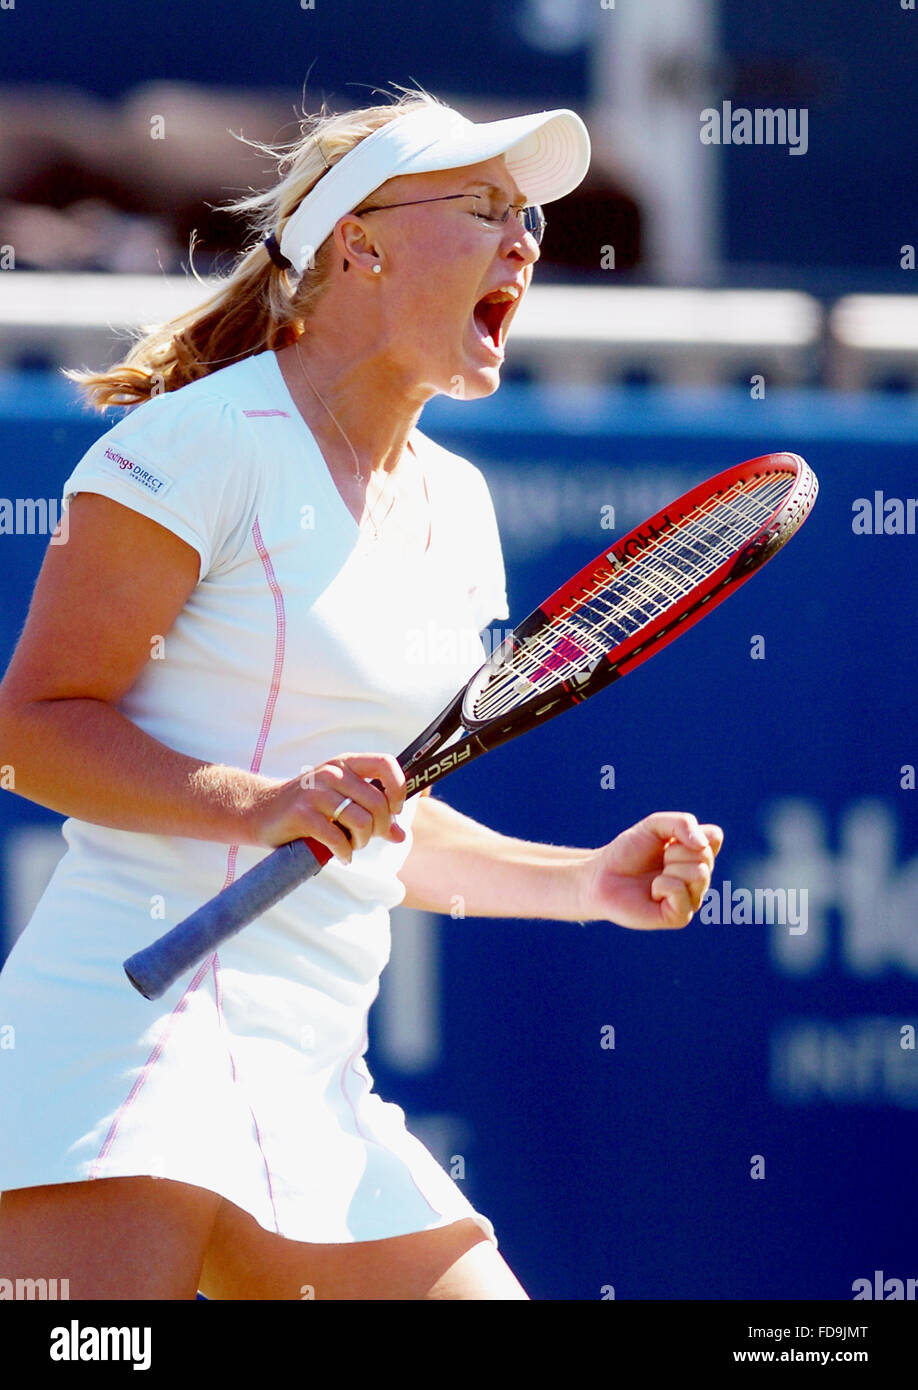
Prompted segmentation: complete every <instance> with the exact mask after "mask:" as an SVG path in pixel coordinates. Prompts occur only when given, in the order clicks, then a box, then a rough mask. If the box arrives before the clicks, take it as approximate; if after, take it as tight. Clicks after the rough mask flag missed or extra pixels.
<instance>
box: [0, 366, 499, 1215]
mask: <svg viewBox="0 0 918 1390" xmlns="http://www.w3.org/2000/svg"><path fill="white" fill-rule="evenodd" d="M411 445H412V450H413V455H414V460H413V461H414V462H415V464H416V466H419V468H420V469H422V470H423V483H424V486H425V487H426V494H427V497H428V498H429V527H428V528H427V531H426V533H425V534H421V533H419V534H418V535H417V537H416V538H415V539H414V540H413V541H411V540H409V539H407V538H406V536H405V535H404V533H400V532H398V531H396V530H394V529H393V530H391V531H390V532H389V533H388V534H387V528H386V525H385V523H383V524H382V525H381V528H380V533H379V537H378V539H374V538H373V535H372V532H371V531H369V532H368V531H367V530H363V531H361V529H360V528H359V527H358V525H357V522H356V521H355V520H354V518H353V517H352V515H351V513H350V512H349V510H348V509H347V507H346V506H345V504H344V502H343V500H342V498H341V496H340V494H339V493H338V490H337V488H336V487H335V485H334V482H333V481H332V479H331V476H330V474H329V472H328V469H327V466H326V464H325V462H324V459H323V458H322V455H321V453H320V451H319V449H318V447H317V445H316V443H315V440H314V439H313V436H312V434H311V433H310V431H309V429H308V428H307V426H306V424H305V421H304V420H303V418H302V416H301V415H300V414H299V412H298V411H297V409H296V406H295V405H294V403H293V400H292V398H291V396H290V394H289V392H288V390H287V387H286V385H285V382H284V380H283V377H282V375H281V372H280V369H279V367H278V364H277V358H276V356H275V354H274V353H273V352H265V353H261V354H259V355H257V356H254V357H249V358H246V359H245V360H244V361H242V362H240V363H238V364H235V365H233V366H231V367H228V368H225V369H223V370H221V371H218V372H216V373H214V374H212V375H210V376H208V377H205V378H203V379H201V380H200V381H197V382H194V383H192V384H191V385H189V386H186V387H183V388H182V389H181V390H180V391H177V392H173V393H169V394H165V395H161V396H159V397H156V398H154V399H152V400H150V401H149V402H147V403H145V404H143V405H142V406H140V407H138V408H137V409H136V410H134V411H132V412H131V413H130V414H128V415H127V416H126V417H125V418H124V419H122V420H121V421H119V423H118V424H116V425H115V426H114V427H113V428H112V429H111V430H109V431H108V433H106V434H104V435H103V436H102V437H101V438H100V439H99V440H98V441H97V442H96V443H95V444H94V445H93V446H92V447H91V448H90V449H89V451H88V452H87V453H86V455H85V456H84V457H83V459H82V460H81V462H80V463H79V464H78V465H77V467H76V469H75V470H74V472H73V473H72V474H71V476H70V477H69V478H68V480H67V482H66V484H65V486H64V498H65V499H69V498H70V497H72V496H74V495H75V494H76V493H78V492H80V491H87V492H96V493H102V494H104V495H105V496H107V497H110V498H112V499H114V500H115V501H117V502H120V503H122V504H123V505H125V506H127V507H130V508H131V509H132V510H134V511H137V512H141V513H143V514H144V515H145V516H148V517H151V518H153V519H154V520H155V521H157V522H159V523H160V524H161V525H163V526H165V527H167V528H168V529H169V530H171V531H173V532H175V534H177V535H178V536H180V537H182V539H184V540H185V541H187V542H188V543H189V544H190V545H192V546H193V547H194V548H195V550H197V552H198V554H199V555H200V558H201V569H200V578H199V582H198V585H197V587H196V588H195V589H194V591H193V592H192V594H191V596H190V598H189V600H188V603H187V604H186V606H185V608H184V610H183V611H182V613H181V614H180V615H179V617H178V619H177V621H176V622H175V624H174V626H173V628H172V630H171V631H170V632H169V633H166V634H151V659H150V660H149V661H148V663H147V664H146V666H145V668H144V670H143V672H142V673H141V675H140V677H139V678H138V680H137V681H136V683H135V685H134V686H133V687H132V689H131V690H130V691H128V693H127V694H126V695H125V697H124V699H123V700H122V701H121V703H120V706H119V708H120V709H121V710H122V712H123V713H124V714H125V715H126V716H127V717H128V718H129V719H131V720H132V721H133V722H134V723H136V724H137V725H139V726H140V727H141V728H142V729H144V730H146V731H147V732H148V733H149V734H151V735H152V736H154V737H155V738H157V739H159V740H160V741H161V742H162V743H164V744H165V745H167V746H168V747H170V748H174V749H177V750H178V751H180V752H182V753H185V754H188V755H191V756H194V757H199V758H202V759H205V760H208V761H212V762H216V763H222V764H228V765H232V766H236V767H242V768H247V769H250V770H252V771H258V772H261V773H264V774H267V775H269V776H273V777H278V778H284V779H286V778H290V777H293V776H296V775H297V774H299V773H300V772H302V771H303V770H304V769H305V768H308V767H310V766H316V765H317V764H319V763H320V762H322V761H323V760H325V759H327V758H329V757H332V756H334V755H336V754H341V753H346V752H391V753H398V752H400V751H401V749H402V748H403V747H404V746H406V745H407V744H408V743H409V742H411V741H412V739H414V738H415V736H416V735H417V734H418V733H419V732H420V731H421V730H422V729H423V728H424V727H425V726H426V725H427V724H428V723H429V722H430V721H431V719H433V718H434V717H435V715H436V714H438V713H439V711H440V709H441V708H442V707H443V706H444V705H445V704H446V703H447V702H448V701H449V699H450V698H451V697H452V696H453V695H454V694H455V692H456V691H457V690H458V689H459V688H460V686H461V685H462V684H463V683H464V681H465V680H466V679H467V678H468V676H469V675H470V674H471V672H472V671H474V670H475V669H477V667H478V666H479V665H480V664H481V662H482V661H483V659H484V648H483V646H482V643H481V640H480V637H479V635H478V634H479V632H480V631H481V630H482V629H483V628H484V627H486V626H487V624H488V623H490V622H491V621H493V620H495V619H502V618H506V617H507V604H506V595H505V584H504V569H503V562H502V558H501V551H500V544H499V539H498V533H497V526H496V521H495V517H494V511H493V507H492V505H491V500H490V496H489V494H488V490H487V486H486V484H485V481H484V479H483V477H482V475H481V473H480V472H479V471H478V470H477V469H476V468H475V467H474V466H473V465H472V464H470V463H469V462H467V461H466V460H464V459H461V458H458V457H457V456H455V455H453V454H451V453H448V452H447V451H446V450H444V449H442V448H440V447H439V446H437V445H435V444H434V443H432V442H431V441H430V440H428V439H427V438H426V437H425V436H423V435H422V434H420V433H419V432H415V434H414V435H413V436H412V440H411ZM418 483H419V486H420V485H421V479H420V478H419V479H418ZM416 804H417V798H413V799H412V800H411V801H410V802H408V803H407V804H406V807H405V810H404V812H403V814H402V816H401V817H400V823H401V824H402V825H403V826H404V827H405V828H406V829H407V830H408V831H409V836H408V840H407V841H406V843H405V844H403V845H393V844H390V843H389V842H388V841H383V840H381V839H378V838H377V839H374V840H373V841H371V842H370V844H369V845H367V846H366V848H365V849H362V850H359V851H357V852H356V853H355V854H354V857H353V861H352V863H351V864H350V865H343V864H341V863H339V862H338V861H337V860H335V859H332V861H331V862H330V863H329V864H328V865H327V866H326V868H325V869H323V871H322V872H321V874H319V875H318V876H317V877H316V878H315V879H313V880H311V881H310V882H309V883H306V884H304V885H303V886H302V887H301V888H299V889H297V890H296V891H295V892H294V893H292V894H291V895H290V896H289V897H288V898H286V899H285V900H284V901H283V902H281V903H280V904H278V906H277V907H275V908H273V909H272V910H271V911H270V912H269V913H267V914H266V915H265V916H263V917H262V918H261V919H259V921H258V922H256V923H253V924H252V925H251V926H250V927H248V928H246V929H245V931H243V932H242V933H241V934H239V935H238V936H236V937H235V938H233V939H232V940H231V941H229V942H227V943H225V945H224V946H222V947H221V948H220V951H219V953H218V954H217V955H216V956H215V957H212V958H211V959H209V960H208V961H206V962H205V963H204V964H203V965H202V966H201V967H200V968H199V969H198V970H197V971H196V973H195V974H194V976H193V977H192V978H190V979H184V980H182V981H181V982H180V983H179V984H177V985H176V986H175V987H174V988H173V989H172V990H171V991H170V992H169V993H168V994H167V995H166V996H165V997H164V998H163V999H162V1000H160V1001H158V1002H156V1003H151V1002H149V1001H148V1000H144V999H143V998H141V996H140V995H139V994H137V993H136V992H135V991H134V990H133V989H132V988H131V987H130V985H129V983H128V981H127V979H126V977H125V976H124V973H123V970H122V961H123V960H124V959H125V958H126V957H127V956H129V955H131V954H132V953H133V952H134V951H136V950H138V949H139V948H140V947H142V946H144V945H146V944H148V943H149V941H150V940H152V939H153V938H155V937H157V936H159V935H161V934H162V932H164V931H165V930H167V929H168V928H169V927H170V926H172V925H173V924H174V923H176V922H178V921H181V920H182V918H184V917H185V916H186V915H187V914H188V913H189V912H190V911H191V910H193V909H194V908H195V907H196V906H198V905H199V904H200V903H202V902H203V901H205V900H206V899H208V898H210V897H212V896H213V895H214V894H215V893H216V892H218V891H219V890H220V889H221V888H222V887H224V886H225V885H226V884H227V883H228V882H231V881H232V880H233V879H234V877H236V876H238V875H239V874H241V873H242V872H244V871H245V870H246V869H247V868H249V867H250V866H251V865H252V864H254V863H256V862H257V861H258V860H259V859H260V858H261V857H262V856H263V853H264V851H261V850H258V849H252V848H248V847H235V846H227V845H220V844H214V843H210V842H206V841H199V840H187V839H178V838H171V837H166V836H157V835H145V834H135V833H132V832H127V831H121V830H112V829H107V828H103V827H99V826H94V825H90V824H87V823H85V822H82V821H77V820H74V819H70V820H68V821H66V822H65V825H64V836H65V839H66V841H67V844H68V850H67V853H66V854H65V855H64V857H63V859H62V860H61V862H60V864H59V866H58V868H57V870H56V872H55V873H54V876H53V878H52V881H51V883H50V884H49V887H48V889H47V891H46V892H45V894H44V896H43V898H42V900H41V902H40V904H39V906H38V908H37V910H36V912H35V914H34V917H33V919H32V921H31V922H30V923H29V925H28V927H27V928H26V930H25V932H24V933H23V934H22V936H21V937H20V938H19V940H18V941H17V942H16V944H15V946H14V948H13V950H12V952H11V954H10V957H9V960H8V962H7V964H6V966H5V968H4V970H3V973H2V975H0V1018H2V1019H3V1021H4V1023H10V1024H13V1025H14V1027H15V1030H16V1031H15V1037H16V1046H15V1048H14V1049H11V1050H7V1051H6V1052H5V1053H4V1061H3V1065H2V1067H0V1114H2V1115H3V1124H2V1125H0V1191H2V1190H3V1189H5V1188H15V1187H24V1186H32V1185H38V1184H44V1183H56V1182H73V1181H77V1180H80V1179H85V1178H97V1177H105V1176H115V1175H122V1176H130V1175H137V1174H147V1173H152V1174H156V1175H159V1176H163V1177H169V1178H174V1179H176V1180H179V1181H183V1182H189V1183H195V1184H197V1185H199V1186H202V1187H205V1188H208V1189H210V1190H212V1191H216V1192H219V1193H221V1194H222V1195H223V1196H225V1197H227V1198H228V1199H229V1200H231V1201H232V1202H234V1203H236V1204H237V1205H238V1206H240V1207H242V1208H243V1209H244V1210H246V1211H249V1212H250V1213H251V1214H252V1215H253V1216H254V1217H255V1218H256V1219H257V1220H258V1221H259V1222H260V1223H261V1225H263V1226H264V1227H265V1228H266V1229H268V1230H271V1231H277V1232H279V1233H281V1234H283V1235H285V1236H288V1237H290V1238H292V1239H295V1240H303V1241H318V1242H337V1241H351V1240H370V1239H376V1238H381V1237H386V1236H394V1235H401V1234H405V1233H407V1232H410V1231H417V1230H423V1229H427V1228H430V1227H433V1226H437V1225H443V1224H446V1223H447V1222H449V1221H454V1220H457V1219H459V1218H460V1217H462V1216H469V1215H472V1216H475V1217H476V1219H477V1220H479V1222H480V1223H481V1224H482V1225H483V1226H484V1227H485V1229H486V1230H488V1232H489V1234H490V1233H491V1232H490V1223H488V1222H487V1219H486V1218H484V1217H481V1216H479V1215H478V1213H475V1212H474V1211H473V1210H472V1208H471V1206H470V1205H469V1203H468V1201H467V1199H466V1197H465V1196H464V1194H463V1193H462V1192H461V1190H460V1189H459V1187H458V1186H457V1185H456V1184H455V1183H454V1182H453V1181H452V1180H451V1179H450V1178H449V1177H448V1176H447V1174H446V1173H445V1172H444V1171H443V1170H442V1168H440V1166H439V1165H438V1164H437V1163H436V1162H435V1161H434V1159H433V1158H432V1157H431V1155H430V1154H429V1153H428V1152H427V1150H426V1149H424V1148H423V1146H422V1145H421V1144H420V1143H419V1142H418V1141H417V1140H416V1139H414V1138H413V1137H412V1136H411V1135H410V1134H408V1132H407V1131H406V1129H405V1126H404V1116H403V1114H402V1111H401V1110H400V1109H399V1108H398V1107H397V1106H394V1105H390V1104H386V1103H385V1102H383V1101H382V1100H381V1099H380V1098H379V1097H378V1096H377V1095H376V1093H375V1092H374V1091H373V1089H372V1079H371V1077H370V1074H369V1072H368V1070H367V1067H366V1063H365V1060H364V1052H365V1050H366V1046H367V1014H368V1010H369V1008H370V1005H371V1003H372V1002H373V999H374V998H375V996H376V993H377V989H378V980H379V974H380V971H381V970H382V968H383V967H384V965H385V963H386V961H387V959H388V954H389V912H388V910H389V909H390V908H391V907H394V906H395V905H397V904H398V903H399V902H400V901H401V899H402V896H403V889H402V886H401V884H400V883H399V881H398V879H397V877H396V875H397V873H398V870H399V868H400V867H401V864H402V863H403V861H404V859H405V857H406V855H407V853H408V851H409V849H410V845H411V836H410V825H411V821H412V819H413V814H414V810H415V809H416Z"/></svg>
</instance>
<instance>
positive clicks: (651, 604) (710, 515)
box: [124, 454, 817, 999]
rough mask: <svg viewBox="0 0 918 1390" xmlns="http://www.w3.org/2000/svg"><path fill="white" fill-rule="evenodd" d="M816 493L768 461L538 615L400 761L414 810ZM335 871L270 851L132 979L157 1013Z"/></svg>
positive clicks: (767, 543)
mask: <svg viewBox="0 0 918 1390" xmlns="http://www.w3.org/2000/svg"><path fill="white" fill-rule="evenodd" d="M816 492H817V482H816V477H815V475H814V474H813V472H812V470H811V469H810V467H809V466H808V464H806V463H805V462H804V460H803V459H802V458H799V457H798V456H797V455H796V454H768V455H766V456H765V457H763V458H757V459H752V460H751V461H750V462H748V463H741V464H739V465H738V466H737V467H735V468H730V469H728V470H727V471H726V472H725V473H720V474H718V475H717V477H715V478H712V479H710V480H709V481H708V482H705V483H701V484H700V485H699V486H698V487H695V488H693V489H692V490H691V491H690V492H687V493H686V494H685V496H684V497H680V498H679V499H678V501H675V502H672V503H671V504H670V505H669V506H668V507H666V508H665V510H663V511H661V512H657V514H656V515H655V516H653V517H651V518H650V520H649V521H645V522H644V523H643V525H642V526H638V527H636V528H635V529H634V530H633V531H630V532H629V533H628V535H626V536H623V537H622V539H621V540H619V541H616V542H614V543H613V544H612V545H611V546H610V547H609V548H608V549H606V550H604V551H603V552H602V553H601V554H600V555H598V556H597V557H596V559H595V560H593V561H592V562H591V563H590V564H589V565H586V566H585V567H584V568H583V569H582V570H580V571H579V573H577V574H575V575H574V577H573V578H572V579H569V580H568V581H567V583H566V584H563V585H562V586H561V588H560V589H558V590H557V591H556V592H555V593H553V594H552V595H551V596H550V598H547V599H546V600H545V601H544V603H542V604H540V605H539V607H538V608H536V609H535V611H534V612H532V613H530V614H529V616H528V618H525V619H524V620H523V622H521V623H520V625H519V626H518V627H517V628H515V629H514V631H513V632H512V633H511V634H510V635H509V636H508V637H507V638H505V640H504V641H503V642H502V643H501V645H500V646H499V647H497V648H496V649H495V651H494V652H493V653H492V655H491V656H490V657H489V659H488V660H487V661H486V662H485V664H484V665H483V666H482V667H481V668H480V670H479V671H477V672H476V674H475V675H474V676H472V678H471V680H470V681H469V682H468V684H467V685H466V686H465V687H464V688H463V689H462V690H460V691H459V693H458V694H457V695H456V696H455V698H454V699H453V700H452V701H451V702H450V704H449V705H448V706H447V707H446V709H444V710H443V711H442V713H440V714H439V715H438V716H437V718H436V719H435V720H434V721H433V723H432V724H430V725H429V726H428V727H427V728H426V729H425V730H424V732H423V733H421V734H419V735H418V737H417V738H416V739H415V740H414V742H413V743H411V744H409V746H408V747H407V748H406V749H405V750H404V752H403V753H401V754H400V755H399V759H398V762H399V765H400V767H401V769H402V771H403V772H404V774H405V779H406V796H411V795H413V794H414V793H415V792H417V791H420V790H421V789H422V788H424V787H430V786H432V785H433V784H434V783H435V782H439V781H440V779H441V778H443V777H446V776H447V775H448V774H449V773H450V772H453V771H454V769H455V768H457V767H463V766H465V764H466V763H469V762H471V761H472V759H473V758H478V757H480V756H481V754H482V753H487V752H489V751H490V750H491V749H492V748H497V747H498V746H499V745H500V744H502V743H506V742H507V741H508V740H509V739H512V738H516V737H517V735H518V734H523V733H526V732H527V731H528V730H529V729H532V728H535V727H536V725H539V724H544V723H545V722H546V720H548V719H553V718H554V716H555V715H556V714H560V713H561V712H562V710H566V709H569V708H570V707H571V706H572V705H576V704H580V703H582V701H584V700H587V699H589V697H590V696H591V695H595V694H596V692H597V691H598V690H602V689H604V687H605V686H607V685H610V684H611V683H612V681H615V680H618V679H619V678H620V677H621V676H624V675H627V673H628V672H629V671H633V670H634V669H635V667H636V666H640V665H641V663H642V662H644V661H646V660H647V659H648V657H650V656H652V655H653V654H654V653H655V652H658V651H662V649H663V648H664V647H665V646H666V645H667V644H668V643H669V642H672V641H673V640H674V638H676V637H678V636H679V634H680V633H682V632H686V631H687V630H688V629H689V628H690V627H691V626H692V625H693V624H694V623H697V622H698V620H699V618H701V617H703V616H704V614H705V613H708V612H710V611H711V609H713V608H715V607H716V606H717V604H718V603H722V602H723V600H724V599H725V598H726V597H727V595H728V594H730V593H732V592H733V591H734V590H735V589H737V588H738V587H739V586H740V584H743V583H745V581H746V580H747V579H748V578H749V577H750V575H752V574H754V573H755V571H756V570H757V569H759V567H760V566H761V565H763V564H764V563H765V561H766V560H769V559H770V558H771V557H772V555H774V554H775V552H776V551H778V550H780V548H781V547H782V546H783V545H784V544H785V543H786V542H787V541H788V540H789V539H790V537H791V536H792V535H793V534H794V532H795V531H796V530H797V529H798V527H799V526H800V525H801V524H802V522H803V521H804V520H805V519H806V517H807V516H808V515H809V513H810V510H811V509H812V506H813V503H814V501H815V500H816ZM331 857H332V853H331V850H330V849H328V847H327V846H326V845H322V844H319V843H318V842H317V841H315V840H312V839H301V840H293V841H291V842H290V843H289V844H286V845H282V846H281V847H280V848H279V849H276V850H273V851H272V852H271V853H270V854H268V855H267V856H266V857H265V858H264V859H263V860H262V861H261V862H260V863H259V864H257V865H256V866H255V867H254V868H253V869H250V870H249V872H248V873H246V874H243V875H242V877H241V878H239V879H237V881H236V882H235V883H233V884H231V885H230V887H228V888H226V889H224V891H223V892H222V893H219V894H218V895H217V896H216V897H215V898H212V899H211V901H210V902H209V903H206V904H205V905H204V906H203V907H202V908H200V909H199V910H198V911H197V912H195V913H193V914H192V915H191V916H190V917H188V918H186V920H185V921H184V922H181V923H180V924H179V925H178V926H177V927H175V928H173V930H172V931H170V932H167V933H166V935H165V936H163V937H161V938H160V939H159V940H158V941H156V942H154V943H153V944H152V945H151V946H148V947H147V948H146V949H145V950H142V951H139V952H138V953H137V954H136V955H133V956H131V957H130V959H129V960H127V961H125V966H124V968H125V971H126V973H127V976H128V979H129V980H130V981H131V983H132V984H133V985H134V986H135V988H136V989H138V990H139V991H140V993H141V994H143V995H145V996H146V998H148V999H158V998H159V997H160V995H162V994H163V993H165V991H166V990H167V989H168V988H169V987H170V986H171V985H172V984H174V983H175V981H176V980H178V979H179V978H180V976H181V975H182V974H183V973H184V972H185V971H187V970H190V969H191V968H192V967H193V966H195V965H197V964H198V962H199V961H201V960H202V959H204V957H206V956H208V955H210V954H212V953H213V952H214V951H215V950H216V949H217V947H218V946H219V945H220V943H221V942H223V941H225V940H226V939H227V938H228V937H230V936H232V935H233V934H234V933H235V932H237V931H239V930H240V929H241V928H242V927H244V926H246V925H248V923H249V922H252V921H254V919H255V918H256V917H259V916H260V915H261V914H262V913H263V912H266V911H267V910H268V909H269V908H270V907H273V906H274V904H275V903H277V902H279V901H280V899H281V898H283V897H284V896H285V895H286V894H287V893H289V892H291V891H292V889H294V888H295V887H297V885H298V884H301V883H303V882H305V880H306V879H308V878H311V877H312V876H313V875H314V874H316V873H318V871H319V870H320V869H321V868H322V867H323V865H325V864H327V863H328V861H329V859H330V858H331Z"/></svg>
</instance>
